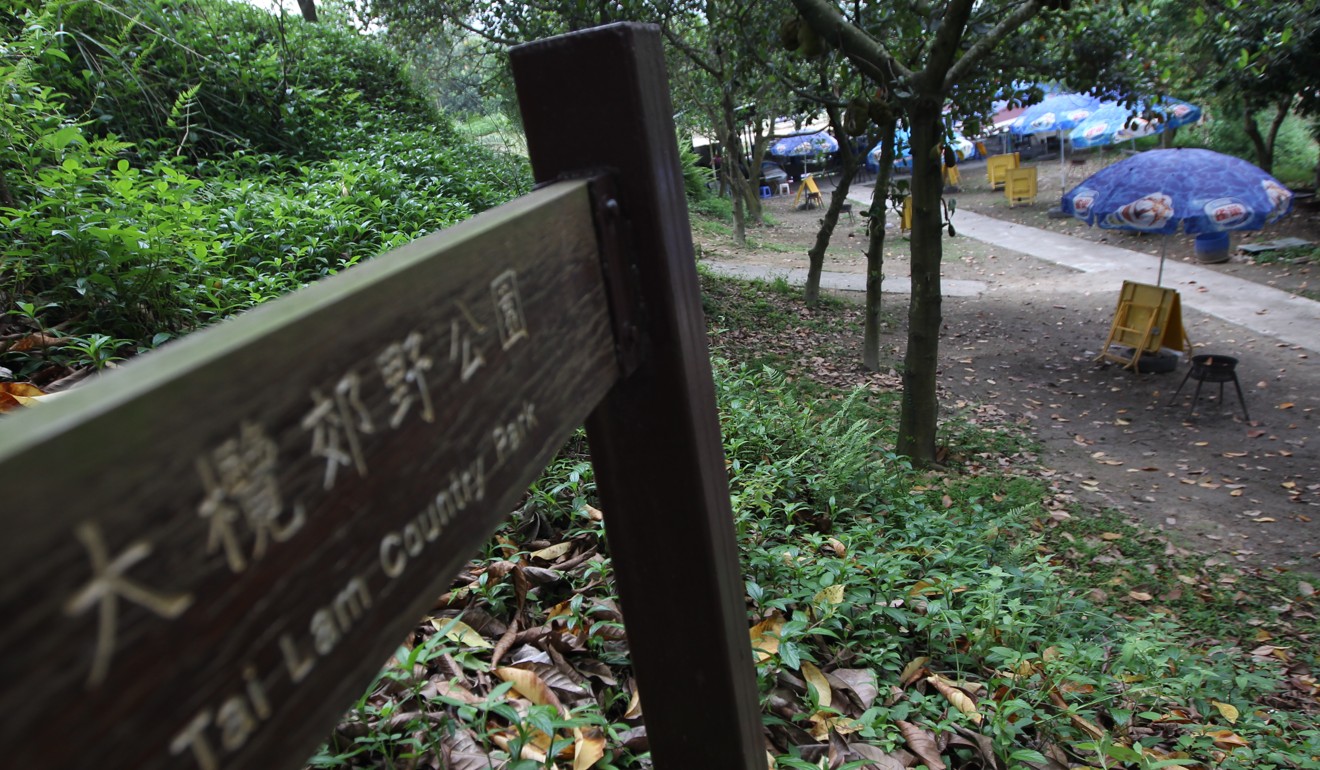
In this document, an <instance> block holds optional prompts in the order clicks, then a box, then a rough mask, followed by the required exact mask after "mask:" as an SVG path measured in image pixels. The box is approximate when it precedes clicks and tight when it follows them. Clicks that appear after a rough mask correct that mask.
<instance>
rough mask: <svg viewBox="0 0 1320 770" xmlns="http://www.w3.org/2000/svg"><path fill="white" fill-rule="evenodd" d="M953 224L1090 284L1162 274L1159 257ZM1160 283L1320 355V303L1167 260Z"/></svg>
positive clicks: (1195, 304) (962, 217) (991, 224)
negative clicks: (1067, 270)
mask: <svg viewBox="0 0 1320 770" xmlns="http://www.w3.org/2000/svg"><path fill="white" fill-rule="evenodd" d="M953 224H954V227H956V228H957V230H958V235H960V236H967V237H969V238H975V239H976V240H978V241H984V242H985V243H989V244H993V245H995V246H998V247H1000V248H1005V249H1012V250H1013V251H1016V252H1019V253H1022V254H1026V255H1029V256H1032V257H1035V258H1037V259H1042V260H1045V261H1047V262H1053V263H1054V264H1056V265H1062V266H1063V267H1068V268H1072V269H1074V270H1077V271H1080V272H1082V273H1086V274H1087V278H1088V279H1089V280H1088V281H1087V282H1088V283H1091V284H1092V285H1112V286H1118V285H1120V284H1121V282H1122V281H1125V280H1127V281H1140V282H1141V283H1149V284H1154V283H1155V282H1156V277H1157V276H1158V274H1159V267H1160V258H1159V257H1155V256H1151V255H1149V254H1142V253H1141V252H1137V251H1131V250H1128V249H1120V248H1118V247H1116V246H1107V245H1105V244H1103V243H1095V242H1093V241H1088V240H1085V239H1082V238H1074V237H1072V236H1070V235H1063V234H1061V233H1054V232H1050V231H1048V230H1040V229H1038V228H1035V227H1028V226H1026V225H1019V224H1015V223H1013V222H1006V221H1004V220H1001V219H994V218H993V217H987V216H983V215H981V214H975V213H972V212H970V211H959V212H957V213H955V214H954V216H953ZM1161 285H1163V286H1168V287H1170V288H1174V289H1177V290H1178V294H1179V296H1180V298H1181V300H1182V305H1183V307H1184V308H1191V309H1193V310H1196V311H1198V312H1201V313H1205V314H1207V315H1212V316H1214V317H1216V318H1220V319H1223V320H1225V321H1228V322H1230V323H1234V324H1237V325H1238V326H1242V327H1245V328H1247V329H1250V330H1251V331H1253V332H1256V333H1258V334H1263V335H1266V336H1269V337H1273V338H1274V339H1277V340H1279V341H1280V342H1286V343H1288V344H1290V345H1297V346H1300V347H1302V348H1305V349H1307V350H1311V351H1314V352H1320V302H1315V301H1313V300H1309V299H1306V298H1304V297H1299V296H1297V295H1295V294H1289V293H1288V292H1285V291H1280V290H1279V289H1275V288H1273V287H1270V286H1265V285H1263V284H1259V283H1254V282H1252V281H1246V280H1243V279H1241V278H1236V277H1233V276H1231V275H1224V274H1223V273H1219V272H1216V271H1215V270H1212V269H1210V268H1207V267H1201V266H1199V265H1192V264H1187V263H1185V262H1179V261H1176V260H1165V261H1164V280H1163V281H1162V282H1161Z"/></svg>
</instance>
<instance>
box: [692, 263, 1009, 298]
mask: <svg viewBox="0 0 1320 770" xmlns="http://www.w3.org/2000/svg"><path fill="white" fill-rule="evenodd" d="M701 264H703V265H705V266H706V267H707V268H708V269H709V270H710V271H711V272H712V273H715V274H716V275H722V276H725V277H728V278H740V279H742V280H744V281H757V280H759V281H766V282H767V283H768V282H770V281H774V280H775V279H777V278H783V279H784V280H786V281H788V282H789V283H790V284H792V285H793V286H805V285H806V283H807V269H806V268H805V267H792V268H783V267H767V266H766V265H742V264H734V263H731V262H717V261H713V260H708V261H705V262H702V263H701ZM881 286H882V287H883V289H882V291H884V293H885V294H911V293H912V276H909V275H891V274H888V273H886V274H885V280H884V283H882V284H881ZM820 287H821V288H822V289H826V290H829V291H860V292H865V291H866V275H865V274H863V273H838V272H833V271H830V270H824V271H821V274H820ZM940 288H941V289H943V290H944V296H946V297H979V296H980V295H982V294H984V293H985V291H986V284H985V282H983V281H956V280H951V279H947V278H946V279H944V280H943V281H941V282H940Z"/></svg>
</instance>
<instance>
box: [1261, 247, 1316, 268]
mask: <svg viewBox="0 0 1320 770" xmlns="http://www.w3.org/2000/svg"><path fill="white" fill-rule="evenodd" d="M1251 260H1252V261H1253V262H1255V263H1256V264H1258V265H1320V246H1295V247H1293V248H1289V249H1274V250H1273V251H1262V252H1259V253H1257V254H1253V255H1252V257H1251Z"/></svg>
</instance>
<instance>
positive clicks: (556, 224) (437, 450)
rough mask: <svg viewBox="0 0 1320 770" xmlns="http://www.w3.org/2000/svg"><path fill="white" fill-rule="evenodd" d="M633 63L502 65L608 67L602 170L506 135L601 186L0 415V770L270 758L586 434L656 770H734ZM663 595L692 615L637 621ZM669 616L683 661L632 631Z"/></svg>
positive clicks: (730, 626)
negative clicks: (608, 139) (685, 599)
mask: <svg viewBox="0 0 1320 770" xmlns="http://www.w3.org/2000/svg"><path fill="white" fill-rule="evenodd" d="M659 54H660V49H659V45H658V38H657V37H656V35H655V33H654V31H653V30H649V29H647V28H642V27H638V26H635V25H618V26H615V27H611V28H604V29H602V30H595V31H591V32H588V33H585V34H581V35H576V36H569V37H568V38H566V39H561V40H556V41H550V42H548V43H546V44H534V45H533V46H530V47H527V48H525V49H523V51H522V53H521V54H519V56H521V57H522V58H521V61H522V64H521V65H519V66H523V67H526V66H527V65H528V63H529V62H530V63H533V68H534V69H536V70H537V71H539V72H543V73H553V72H554V71H555V68H556V67H562V66H568V67H570V68H572V67H577V66H580V65H581V64H582V63H585V64H586V66H588V67H590V68H596V67H605V68H610V72H611V77H620V73H623V74H622V77H623V78H624V79H625V81H627V82H626V83H623V84H621V85H615V86H612V88H613V89H614V93H616V95H617V96H618V98H619V99H620V100H621V103H620V105H619V109H620V112H619V114H618V115H615V116H612V117H610V118H607V119H603V122H602V125H600V126H599V129H600V131H601V132H602V133H603V134H614V135H615V136H616V137H621V138H622V137H627V138H628V139H627V141H629V142H630V143H631V144H630V146H629V147H628V150H627V153H623V152H622V151H621V150H620V149H619V148H618V147H617V146H616V147H615V148H613V149H611V148H609V147H603V146H597V147H594V148H588V147H586V146H585V143H587V142H592V141H593V140H592V139H591V138H585V139H583V140H580V141H583V142H584V146H583V150H584V152H586V153H587V155H585V156H583V158H582V159H580V160H578V161H574V162H573V167H572V168H557V169H555V170H553V171H552V172H549V171H547V168H548V167H549V166H553V165H554V163H555V161H553V159H550V160H548V158H549V157H550V156H548V155H547V154H546V153H545V152H541V151H538V149H537V147H538V146H540V147H543V146H545V145H546V144H547V143H548V142H551V141H552V140H553V139H555V138H556V137H554V136H553V134H554V133H555V132H554V131H553V130H551V129H547V128H544V127H541V128H537V127H534V126H536V125H537V124H538V123H539V122H543V121H544V120H547V119H549V117H550V116H548V115H533V116H532V117H531V118H530V119H529V121H528V123H529V141H530V143H531V146H532V148H533V150H532V153H533V162H534V164H537V172H538V177H539V178H543V179H551V178H557V177H563V176H566V175H567V174H568V173H569V172H575V173H576V174H577V175H579V176H582V175H584V174H587V173H588V172H592V171H594V170H595V169H598V168H605V167H608V168H611V169H613V170H614V172H615V173H613V174H612V175H611V176H609V177H602V176H599V175H596V176H594V177H593V179H592V180H587V179H582V180H579V181H564V182H558V183H554V184H550V185H548V186H546V187H543V188H542V189H539V190H538V191H536V192H534V193H532V194H530V195H528V196H525V197H523V198H521V199H519V200H517V201H515V202H513V203H511V204H509V205H507V206H504V207H501V208H500V209H497V210H494V211H491V212H488V213H486V214H484V215H482V216H480V217H477V218H476V219H474V220H472V221H470V222H467V223H464V224H463V225H460V226H459V227H457V228H454V229H452V230H449V231H446V232H444V233H441V234H437V235H434V236H430V237H428V238H424V239H421V240H419V241H416V242H414V243H412V244H409V245H408V246H405V247H404V248H402V249H399V250H397V251H395V252H392V253H390V254H388V255H385V256H382V257H379V258H377V259H376V260H374V261H373V262H371V263H370V264H367V265H363V266H360V267H357V268H354V269H352V270H350V271H347V272H345V273H344V274H341V275H338V276H335V277H333V278H331V279H328V280H326V281H324V282H322V283H319V284H317V285H315V286H312V287H309V288H307V289H305V290H303V291H300V292H297V293H295V294H294V295H291V296H290V297H287V298H284V299H281V300H279V301H276V302H273V303H271V304H269V305H266V306H263V307H261V308H258V309H256V310H254V311H252V312H250V313H248V314H245V315H243V316H241V317H239V318H236V319H234V320H232V321H229V322H226V323H223V324H221V325H219V326H217V327H215V328H213V329H210V330H207V331H205V332H203V333H200V334H197V335H194V336H192V337H189V338H187V339H185V340H183V341H181V342H179V343H176V344H174V345H172V346H170V347H168V348H166V349H164V350H162V351H160V352H158V353H155V354H152V355H150V356H146V357H143V358H142V359H140V360H137V361H133V362H131V363H130V364H129V365H127V366H125V367H124V368H123V370H122V371H119V372H116V373H113V374H111V375H110V376H106V377H104V378H102V379H101V380H100V381H98V382H95V383H92V384H89V385H88V386H86V387H84V388H81V389H79V390H76V391H74V392H71V393H69V394H67V395H66V396H65V397H63V398H62V399H60V400H57V401H55V402H52V403H50V404H47V405H43V406H42V407H41V408H37V409H33V410H31V411H29V412H26V413H24V414H20V415H17V416H13V417H8V418H6V419H5V420H4V421H3V422H0V490H2V492H0V494H2V495H3V498H0V521H3V523H4V529H5V535H4V537H3V538H0V570H3V575H4V579H3V581H2V582H0V682H3V691H2V693H0V703H2V704H3V706H4V713H5V717H4V719H3V720H0V735H2V736H3V738H2V739H0V751H3V752H4V756H5V765H6V766H13V767H42V768H76V767H92V766H95V767H100V768H203V770H211V769H212V768H279V767H297V766H299V765H300V764H301V763H302V761H303V760H305V758H306V757H307V756H308V755H309V754H310V753H311V752H312V751H313V750H314V749H315V747H316V745H317V744H318V743H319V742H320V741H321V740H322V739H323V738H324V737H325V736H326V735H327V734H328V732H329V730H330V729H331V727H333V725H334V724H335V722H336V720H337V719H338V717H339V715H340V714H342V713H343V711H344V710H345V709H346V708H347V707H348V706H349V705H350V704H351V703H353V702H354V701H355V700H356V698H357V697H358V696H359V695H360V693H361V691H362V690H363V688H364V687H365V686H366V685H367V683H368V682H369V681H370V680H371V678H372V676H373V675H374V674H375V672H376V671H377V670H378V669H379V668H380V666H381V665H382V664H383V663H384V661H385V660H386V659H387V658H388V657H389V654H390V653H391V652H392V651H393V650H394V649H395V647H396V646H397V645H398V643H399V641H400V640H401V639H402V638H403V637H404V635H405V634H406V632H407V631H408V629H409V628H411V627H412V626H413V625H414V624H415V623H416V622H417V621H418V620H419V619H420V618H421V617H422V616H423V615H424V614H425V612H426V611H427V610H428V609H429V608H430V606H431V603H432V602H433V601H434V600H435V598H436V597H437V596H438V595H439V594H440V593H441V592H442V591H443V590H444V588H445V586H446V585H447V582H448V581H449V580H450V579H451V578H452V576H453V575H454V574H455V573H456V572H457V571H458V569H459V568H460V566H461V565H462V564H463V563H465V562H466V561H467V560H468V559H469V558H470V557H471V556H472V555H474V554H475V553H476V552H477V551H478V550H479V548H480V546H481V544H482V543H483V542H484V541H485V540H486V539H487V538H488V537H489V535H490V533H491V531H492V530H493V529H494V528H495V526H496V525H497V524H498V523H499V522H500V521H501V520H502V519H503V518H504V517H505V516H506V515H507V514H508V513H509V512H510V511H511V510H512V509H513V508H514V507H515V506H516V504H517V502H518V499H519V498H520V496H521V495H522V494H523V492H524V490H525V489H526V487H527V485H528V484H529V483H530V482H531V481H532V480H533V479H534V478H535V476H536V475H537V474H538V473H539V472H540V471H541V469H542V468H543V467H544V466H545V464H546V462H548V460H549V459H550V458H551V456H552V455H553V454H554V452H555V451H556V450H557V449H558V448H559V446H560V445H561V444H562V443H563V441H564V440H565V438H566V437H567V436H568V435H569V434H570V433H571V432H572V431H573V430H574V429H575V428H576V427H577V426H579V425H581V424H583V422H584V421H587V423H588V432H589V438H590V441H591V443H592V451H593V460H594V461H595V462H596V464H597V468H598V479H599V486H600V489H601V493H602V500H603V501H604V505H605V508H606V511H607V528H609V535H610V537H611V540H612V543H615V544H617V545H616V546H615V553H616V571H617V573H618V575H619V580H620V590H621V592H622V596H623V601H624V611H625V622H626V623H627V625H628V630H629V635H630V637H632V638H634V645H633V647H634V650H633V652H634V658H635V660H636V665H637V669H638V677H639V681H640V683H641V691H642V693H643V695H642V697H643V706H644V707H645V709H646V713H647V722H648V727H649V729H650V733H651V739H652V745H653V752H654V756H655V758H656V760H657V764H659V765H660V766H661V767H669V766H673V767H688V768H691V767H709V768H712V769H713V768H717V767H718V768H727V767H746V768H753V767H761V766H763V752H762V750H761V748H760V743H759V730H758V725H759V720H758V718H757V704H756V698H755V691H754V684H753V679H752V676H753V670H752V666H751V662H750V649H749V644H748V639H747V632H746V622H745V618H744V617H743V611H742V606H741V605H742V601H741V589H740V580H739V578H738V570H737V564H736V552H735V551H734V549H733V535H732V523H731V519H730V517H729V512H728V494H727V487H726V486H725V482H724V479H723V465H722V462H721V457H720V454H719V434H718V424H717V422H716V420H715V414H714V406H713V390H712V388H711V384H710V371H709V362H708V360H707V359H706V357H705V349H704V339H703V338H702V337H701V323H700V314H699V304H698V300H697V299H696V291H695V278H694V270H693V268H692V264H691V247H690V243H689V244H687V247H686V249H684V248H683V247H682V245H680V246H679V247H677V253H675V252H674V249H675V247H674V245H673V244H672V243H671V241H672V240H673V238H674V237H675V236H674V234H675V233H677V232H679V231H680V230H681V228H682V227H684V226H686V215H685V212H684V210H683V208H682V198H681V195H682V193H681V182H676V181H675V180H676V179H677V162H676V158H674V159H673V161H674V162H673V163H670V162H669V159H667V158H664V157H663V150H657V149H656V147H655V145H656V144H657V143H660V144H662V145H667V146H668V148H669V152H670V153H671V154H672V152H673V133H672V125H671V124H670V123H669V120H668V112H667V109H668V99H667V95H665V94H667V92H665V91H664V80H663V77H664V73H663V66H662V59H661V58H660V56H659ZM584 57H585V58H584ZM534 80H535V78H532V80H531V81H529V76H528V75H526V74H522V75H519V87H520V89H525V88H529V87H530V88H533V89H534V90H536V91H537V92H538V96H537V97H527V96H526V95H524V102H523V103H524V109H525V110H528V109H532V110H536V109H539V108H538V107H537V103H538V102H540V101H541V100H543V99H547V100H551V102H548V103H554V104H557V106H556V107H553V108H548V109H556V110H559V114H560V116H561V118H560V119H561V120H562V119H564V116H570V115H571V116H573V117H574V119H581V117H582V113H581V112H575V110H581V109H582V107H581V106H580V105H575V104H574V103H573V102H574V97H572V96H571V95H569V94H568V93H557V91H559V92H570V91H573V90H575V89H578V88H579V84H569V83H565V84H564V86H563V87H562V88H558V89H556V88H554V87H550V86H544V85H535V84H533V85H530V86H529V85H528V84H529V82H532V81H534ZM657 83H658V85H659V91H660V92H661V94H662V96H661V98H660V100H659V101H657V100H656V97H655V95H654V94H653V93H644V91H646V90H648V89H655V88H656V86H657ZM573 131H574V133H578V132H577V129H573ZM617 143H618V142H617V141H616V144H617ZM573 151H574V152H576V150H573ZM656 153H660V155H657V154H656ZM628 154H631V155H633V156H634V157H633V158H631V159H630V158H628V157H627V155H628ZM657 158H659V159H658V160H657ZM547 174H548V176H547ZM611 180H614V181H611ZM616 183H617V184H618V189H617V191H616V190H615V188H614V184H616ZM657 191H658V192H657ZM675 191H676V192H677V198H675V196H674V192H675ZM675 212H677V213H678V214H679V215H681V216H679V217H678V219H679V220H680V221H678V222H675V221H673V220H674V219H675ZM625 221H626V223H627V225H628V227H629V228H631V230H632V231H633V234H634V237H633V238H632V239H631V240H630V241H628V242H620V241H619V239H618V238H616V235H615V233H616V231H617V230H619V229H621V228H622V226H623V223H624V222H625ZM635 284H640V285H641V286H643V287H644V288H643V289H642V291H641V295H640V297H638V296H633V295H632V294H631V293H630V292H629V290H628V286H629V285H635ZM703 367H704V368H703ZM703 378H704V379H703ZM643 444H645V446H643ZM665 458H668V459H667V460H666V459H665ZM658 460H659V461H663V462H664V463H666V464H665V465H664V466H663V467H657V466H656V465H655V462H657V461H658ZM648 479H649V480H650V483H649V484H648V483H647V480H648ZM648 486H649V488H647V487H648ZM680 509H681V510H680ZM658 519H664V520H663V521H658ZM671 533H672V534H671ZM679 537H681V538H682V542H683V543H684V545H685V550H684V551H683V553H682V554H681V555H671V556H670V557H669V559H668V560H669V561H671V562H673V561H677V562H678V563H671V564H666V563H665V561H666V560H665V558H663V554H664V553H665V549H666V548H667V547H668V544H669V542H671V541H672V542H675V543H676V542H678V538H679ZM638 538H642V539H643V540H644V542H636V541H637V540H638ZM649 549H656V550H653V551H650V550H649ZM648 551H649V553H648ZM675 553H676V554H677V552H675ZM680 573H681V574H680ZM666 581H671V582H666ZM685 581H686V582H685ZM692 581H699V582H700V583H702V584H703V587H704V591H705V595H706V596H707V597H713V598H708V599H707V600H704V601H702V602H698V604H701V605H702V606H700V607H697V608H695V609H694V608H693V606H692V605H691V604H688V605H686V606H684V607H683V608H681V609H680V608H679V607H678V606H676V605H675V603H672V602H666V601H663V599H664V597H665V595H666V592H667V591H671V590H672V591H675V592H679V593H686V592H688V591H691V590H692V586H691V585H689V584H690V583H691V582H692ZM653 603H659V604H660V605H662V606H656V607H650V606H645V605H650V604H653ZM634 606H637V607H638V608H639V609H637V610H634V609H633V607H634ZM629 613H632V614H629ZM680 613H681V617H682V623H684V624H687V625H688V626H689V627H691V625H692V624H693V623H694V622H695V623H698V624H704V633H705V638H706V641H704V642H698V641H697V639H696V637H692V638H691V639H690V640H673V639H669V640H666V641H665V642H664V643H663V644H648V643H647V642H645V641H641V640H640V637H641V636H642V634H637V632H636V630H635V629H634V623H633V619H634V617H637V618H641V619H642V620H640V621H639V622H640V623H641V624H642V625H641V626H640V628H642V629H643V630H645V631H649V628H648V627H647V625H646V624H647V623H673V624H674V626H673V627H678V626H679V625H680V620H679V618H680ZM672 665H677V666H678V667H677V668H671V666H672ZM674 670H677V671H685V672H690V677H691V678H690V679H689V680H684V678H683V677H674V676H673V673H672V672H673V671H674ZM661 672H663V674H664V675H663V676H662V675H660V674H661ZM666 679H668V681H666ZM685 698H696V699H699V700H701V701H703V702H705V703H708V704H713V706H712V708H713V709H714V710H716V711H718V712H719V715H718V716H716V717H714V722H715V723H717V724H720V725H723V726H724V727H726V728H727V729H725V730H724V731H723V732H724V734H723V735H720V734H718V733H712V732H711V730H712V728H711V720H709V719H708V720H705V721H704V723H702V724H692V722H693V720H691V717H690V713H688V712H687V710H686V708H685V707H684V705H683V704H684V703H685V700H684V699H685ZM679 709H682V710H683V711H684V713H683V714H682V716H681V718H680V717H679V714H678V713H677V710H679ZM670 712H672V713H670ZM712 734H714V735H715V736H716V737H715V738H713V739H712V738H711V737H710V736H711V735H712Z"/></svg>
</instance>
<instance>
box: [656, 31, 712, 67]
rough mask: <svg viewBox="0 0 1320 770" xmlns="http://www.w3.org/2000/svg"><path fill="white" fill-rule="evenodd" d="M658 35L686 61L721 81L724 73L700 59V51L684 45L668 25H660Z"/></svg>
mask: <svg viewBox="0 0 1320 770" xmlns="http://www.w3.org/2000/svg"><path fill="white" fill-rule="evenodd" d="M660 33H661V34H662V35H664V36H665V40H667V41H669V44H670V45H672V46H674V47H675V48H677V49H678V50H680V51H682V52H683V55H684V56H686V57H687V58H688V61H690V62H692V63H693V64H695V65H697V67H699V68H700V69H702V70H705V72H706V74H708V75H710V76H711V77H713V78H715V79H716V80H722V79H723V78H724V73H723V72H722V71H720V70H718V69H716V68H715V67H714V66H713V65H712V64H711V63H710V62H709V61H707V60H706V59H704V58H702V56H701V52H700V51H698V50H697V49H695V48H693V47H692V46H690V45H688V44H687V43H684V42H683V39H682V38H680V37H679V36H678V35H677V34H675V32H674V31H673V30H672V29H670V28H669V26H668V25H661V27H660Z"/></svg>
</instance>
